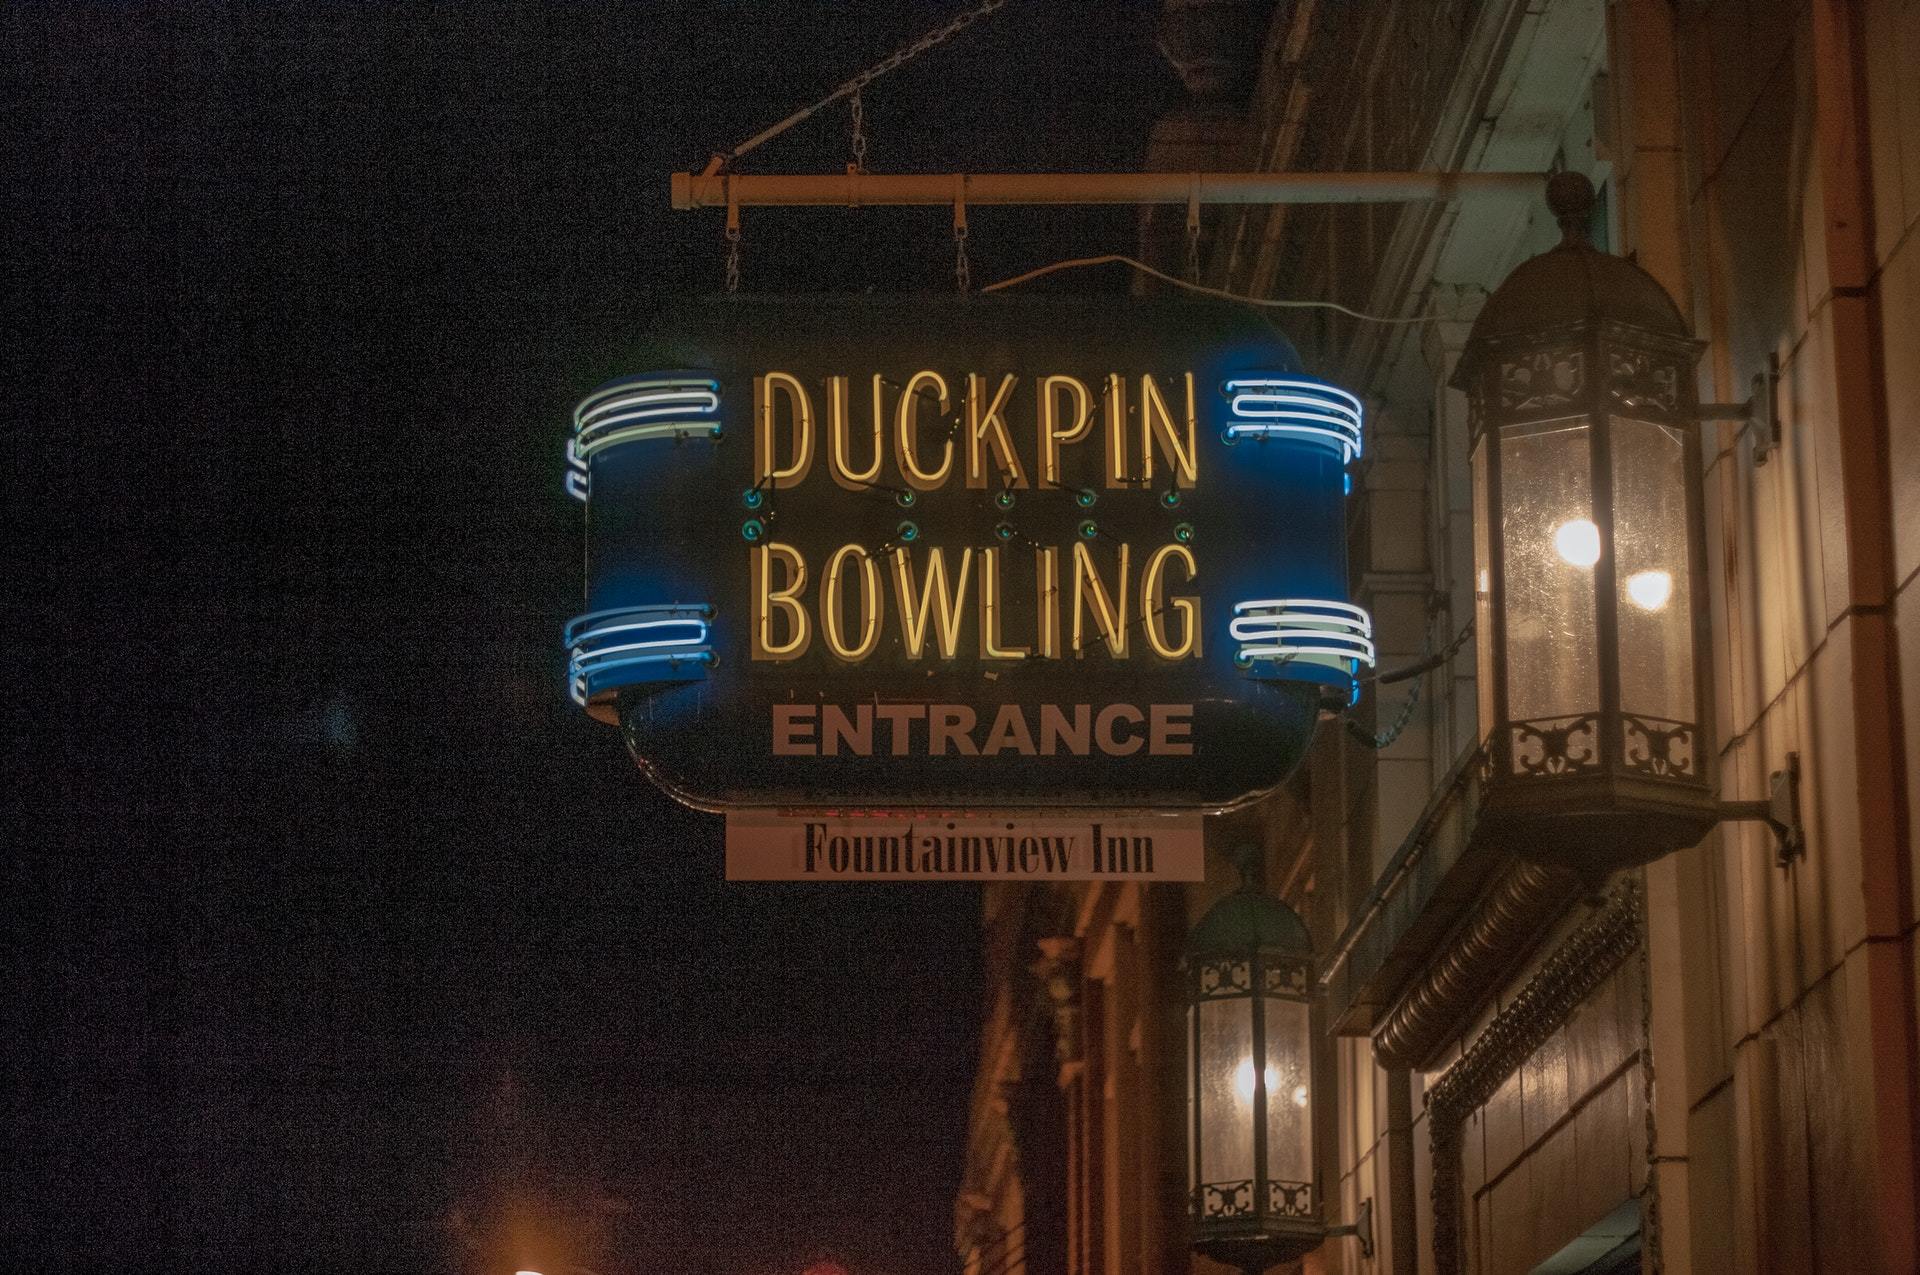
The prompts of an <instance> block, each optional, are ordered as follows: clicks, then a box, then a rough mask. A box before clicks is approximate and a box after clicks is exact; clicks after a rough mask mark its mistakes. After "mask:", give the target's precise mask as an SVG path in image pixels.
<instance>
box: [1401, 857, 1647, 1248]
mask: <svg viewBox="0 0 1920 1275" xmlns="http://www.w3.org/2000/svg"><path fill="white" fill-rule="evenodd" d="M1639 946H1640V891H1639V888H1638V886H1636V885H1635V884H1634V882H1632V881H1631V880H1629V881H1625V882H1622V883H1621V884H1620V885H1619V886H1618V887H1616V888H1615V889H1614V891H1613V892H1612V894H1610V895H1609V896H1608V899H1607V902H1606V904H1605V905H1604V906H1603V907H1602V908H1601V909H1600V910H1599V911H1598V912H1597V913H1596V914H1595V915H1594V916H1593V918H1592V919H1590V920H1589V921H1587V922H1586V923H1585V924H1584V925H1582V926H1581V927H1580V928H1579V929H1577V930H1575V931H1574V932H1573V933H1572V934H1571V935H1569V936H1568V937H1567V940H1566V942H1564V943H1562V944H1561V945H1560V946H1559V947H1557V948H1555V949H1554V950H1553V952H1552V954H1551V955H1549V956H1548V957H1547V959H1546V961H1545V962H1544V963H1542V965H1541V966H1540V968H1539V970H1538V971H1537V972H1535V974H1534V976H1533V977H1532V978H1530V979H1528V980H1527V984H1526V986H1525V987H1523V988H1521V989H1520V992H1519V994H1518V995H1517V996H1515V997H1514V999H1513V1002H1512V1003H1511V1004H1510V1005H1508V1006H1507V1007H1506V1008H1505V1009H1503V1010H1501V1011H1500V1012H1499V1013H1498V1014H1496V1015H1495V1016H1494V1019H1493V1021H1492V1022H1491V1023H1488V1024H1487V1027H1486V1030H1484V1031H1482V1032H1481V1033H1480V1038H1479V1039H1478V1040H1476V1041H1474V1042H1473V1045H1472V1047H1471V1048H1469V1049H1468V1050H1467V1052H1466V1053H1465V1054H1463V1055H1462V1056H1461V1058H1460V1061H1459V1062H1457V1063H1455V1064H1454V1065H1453V1066H1452V1067H1450V1068H1448V1070H1447V1073H1446V1075H1444V1076H1442V1077H1440V1079H1439V1080H1438V1081H1436V1082H1435V1083H1434V1084H1433V1085H1432V1086H1431V1087H1430V1088H1429V1089H1428V1090H1427V1127H1428V1129H1429V1130H1430V1132H1431V1136H1432V1139H1433V1259H1434V1270H1435V1272H1436V1273H1437V1275H1458V1273H1459V1272H1460V1271H1461V1270H1463V1269H1464V1266H1465V1263H1464V1254H1463V1253H1462V1252H1461V1234H1460V1232H1461V1225H1460V1222H1461V1212H1462V1208H1463V1203H1462V1198H1461V1182H1460V1126H1461V1123H1462V1122H1463V1121H1464V1120H1465V1119H1466V1117H1467V1115H1468V1114H1469V1113H1470V1112H1472V1111H1473V1110H1475V1109H1476V1108H1478V1107H1481V1106H1483V1105H1485V1103H1486V1102H1487V1100H1488V1099H1489V1098H1491V1097H1493V1093H1494V1091H1495V1090H1496V1089H1498V1088H1499V1087H1500V1086H1501V1084H1502V1083H1504V1082H1505V1080H1506V1079H1507V1077H1508V1076H1511V1075H1512V1074H1513V1073H1514V1071H1515V1070H1517V1069H1518V1068H1519V1066H1520V1064H1522V1063H1523V1062H1525V1061H1526V1060H1527V1058H1528V1057H1529V1056H1531V1055H1532V1053H1533V1052H1534V1051H1535V1050H1536V1049H1538V1048H1540V1046H1541V1045H1543V1044H1545V1043H1546V1041H1547V1038H1548V1037H1550V1036H1552V1035H1553V1033H1554V1032H1555V1031H1557V1030H1559V1028H1560V1025H1561V1024H1562V1023H1564V1022H1565V1021H1566V1020H1567V1017H1568V1016H1569V1015H1570V1014H1572V1013H1573V1011H1574V1009H1575V1008H1577V1007H1578V1006H1579V1004H1580V1003H1581V1002H1582V1001H1584V1000H1585V999H1586V998H1587V997H1588V996H1589V995H1591V994H1592V993H1593V991H1594V990H1595V989H1596V988H1598V987H1599V986H1600V984H1602V983H1604V982H1605V981H1606V980H1607V979H1608V978H1609V977H1611V976H1612V974H1613V972H1614V971H1615V970H1616V969H1618V968H1619V967H1620V965H1621V964H1622V963H1623V962H1625V961H1626V959H1627V958H1628V957H1629V956H1631V955H1633V953H1634V952H1635V951H1636V950H1637V949H1638V948H1639Z"/></svg>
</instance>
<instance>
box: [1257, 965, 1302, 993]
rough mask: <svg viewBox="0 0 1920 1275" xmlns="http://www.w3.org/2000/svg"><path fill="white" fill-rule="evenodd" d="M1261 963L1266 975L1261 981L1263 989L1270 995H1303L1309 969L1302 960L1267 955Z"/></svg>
mask: <svg viewBox="0 0 1920 1275" xmlns="http://www.w3.org/2000/svg"><path fill="white" fill-rule="evenodd" d="M1263 964H1264V965H1265V967H1266V970H1265V973H1266V977H1265V979H1264V980H1263V982H1262V986H1263V988H1264V989H1265V991H1266V992H1267V993H1268V994H1269V995H1271V994H1273V993H1276V992H1277V993H1279V994H1280V995H1282V996H1305V995H1306V994H1307V979H1308V977H1309V971H1308V969H1307V963H1306V962H1305V961H1303V960H1293V959H1290V958H1288V957H1284V956H1269V957H1267V958H1266V959H1265V960H1264V962H1263Z"/></svg>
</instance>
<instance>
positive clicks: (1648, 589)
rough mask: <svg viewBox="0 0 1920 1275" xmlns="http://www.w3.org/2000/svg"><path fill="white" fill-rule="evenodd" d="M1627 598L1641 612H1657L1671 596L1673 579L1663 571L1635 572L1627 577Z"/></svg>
mask: <svg viewBox="0 0 1920 1275" xmlns="http://www.w3.org/2000/svg"><path fill="white" fill-rule="evenodd" d="M1627 596H1628V597H1629V598H1631V599H1633V605H1635V606H1637V607H1639V608H1640V609H1641V610H1642V611H1658V610H1660V609H1661V608H1662V607H1664V606H1666V605H1667V599H1669V598H1671V597H1672V596H1673V577H1672V576H1671V575H1669V574H1668V573H1667V572H1665V571H1636V572H1634V573H1633V574H1632V575H1630V576H1628V577H1627Z"/></svg>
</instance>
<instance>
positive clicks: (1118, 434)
mask: <svg viewBox="0 0 1920 1275" xmlns="http://www.w3.org/2000/svg"><path fill="white" fill-rule="evenodd" d="M1106 399H1107V486H1109V487H1125V486H1127V485H1128V482H1127V378H1126V377H1124V376H1122V375H1120V374H1119V373H1118V372H1109V373H1107V390H1106Z"/></svg>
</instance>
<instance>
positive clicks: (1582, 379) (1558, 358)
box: [1500, 347, 1587, 412]
mask: <svg viewBox="0 0 1920 1275" xmlns="http://www.w3.org/2000/svg"><path fill="white" fill-rule="evenodd" d="M1586 392H1587V355H1586V352H1585V351H1584V350H1581V349H1579V348H1577V347H1563V348H1561V349H1557V350H1538V351H1532V352H1529V353H1525V354H1522V355H1520V356H1519V357H1518V358H1516V359H1512V360H1510V361H1508V362H1505V363H1502V364H1501V365H1500V410H1501V411H1502V412H1532V411H1538V410H1540V409H1541V408H1553V407H1570V406H1572V405H1573V404H1574V403H1575V402H1576V401H1577V400H1578V399H1579V398H1580V396H1581V395H1583V394H1585V393H1586Z"/></svg>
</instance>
